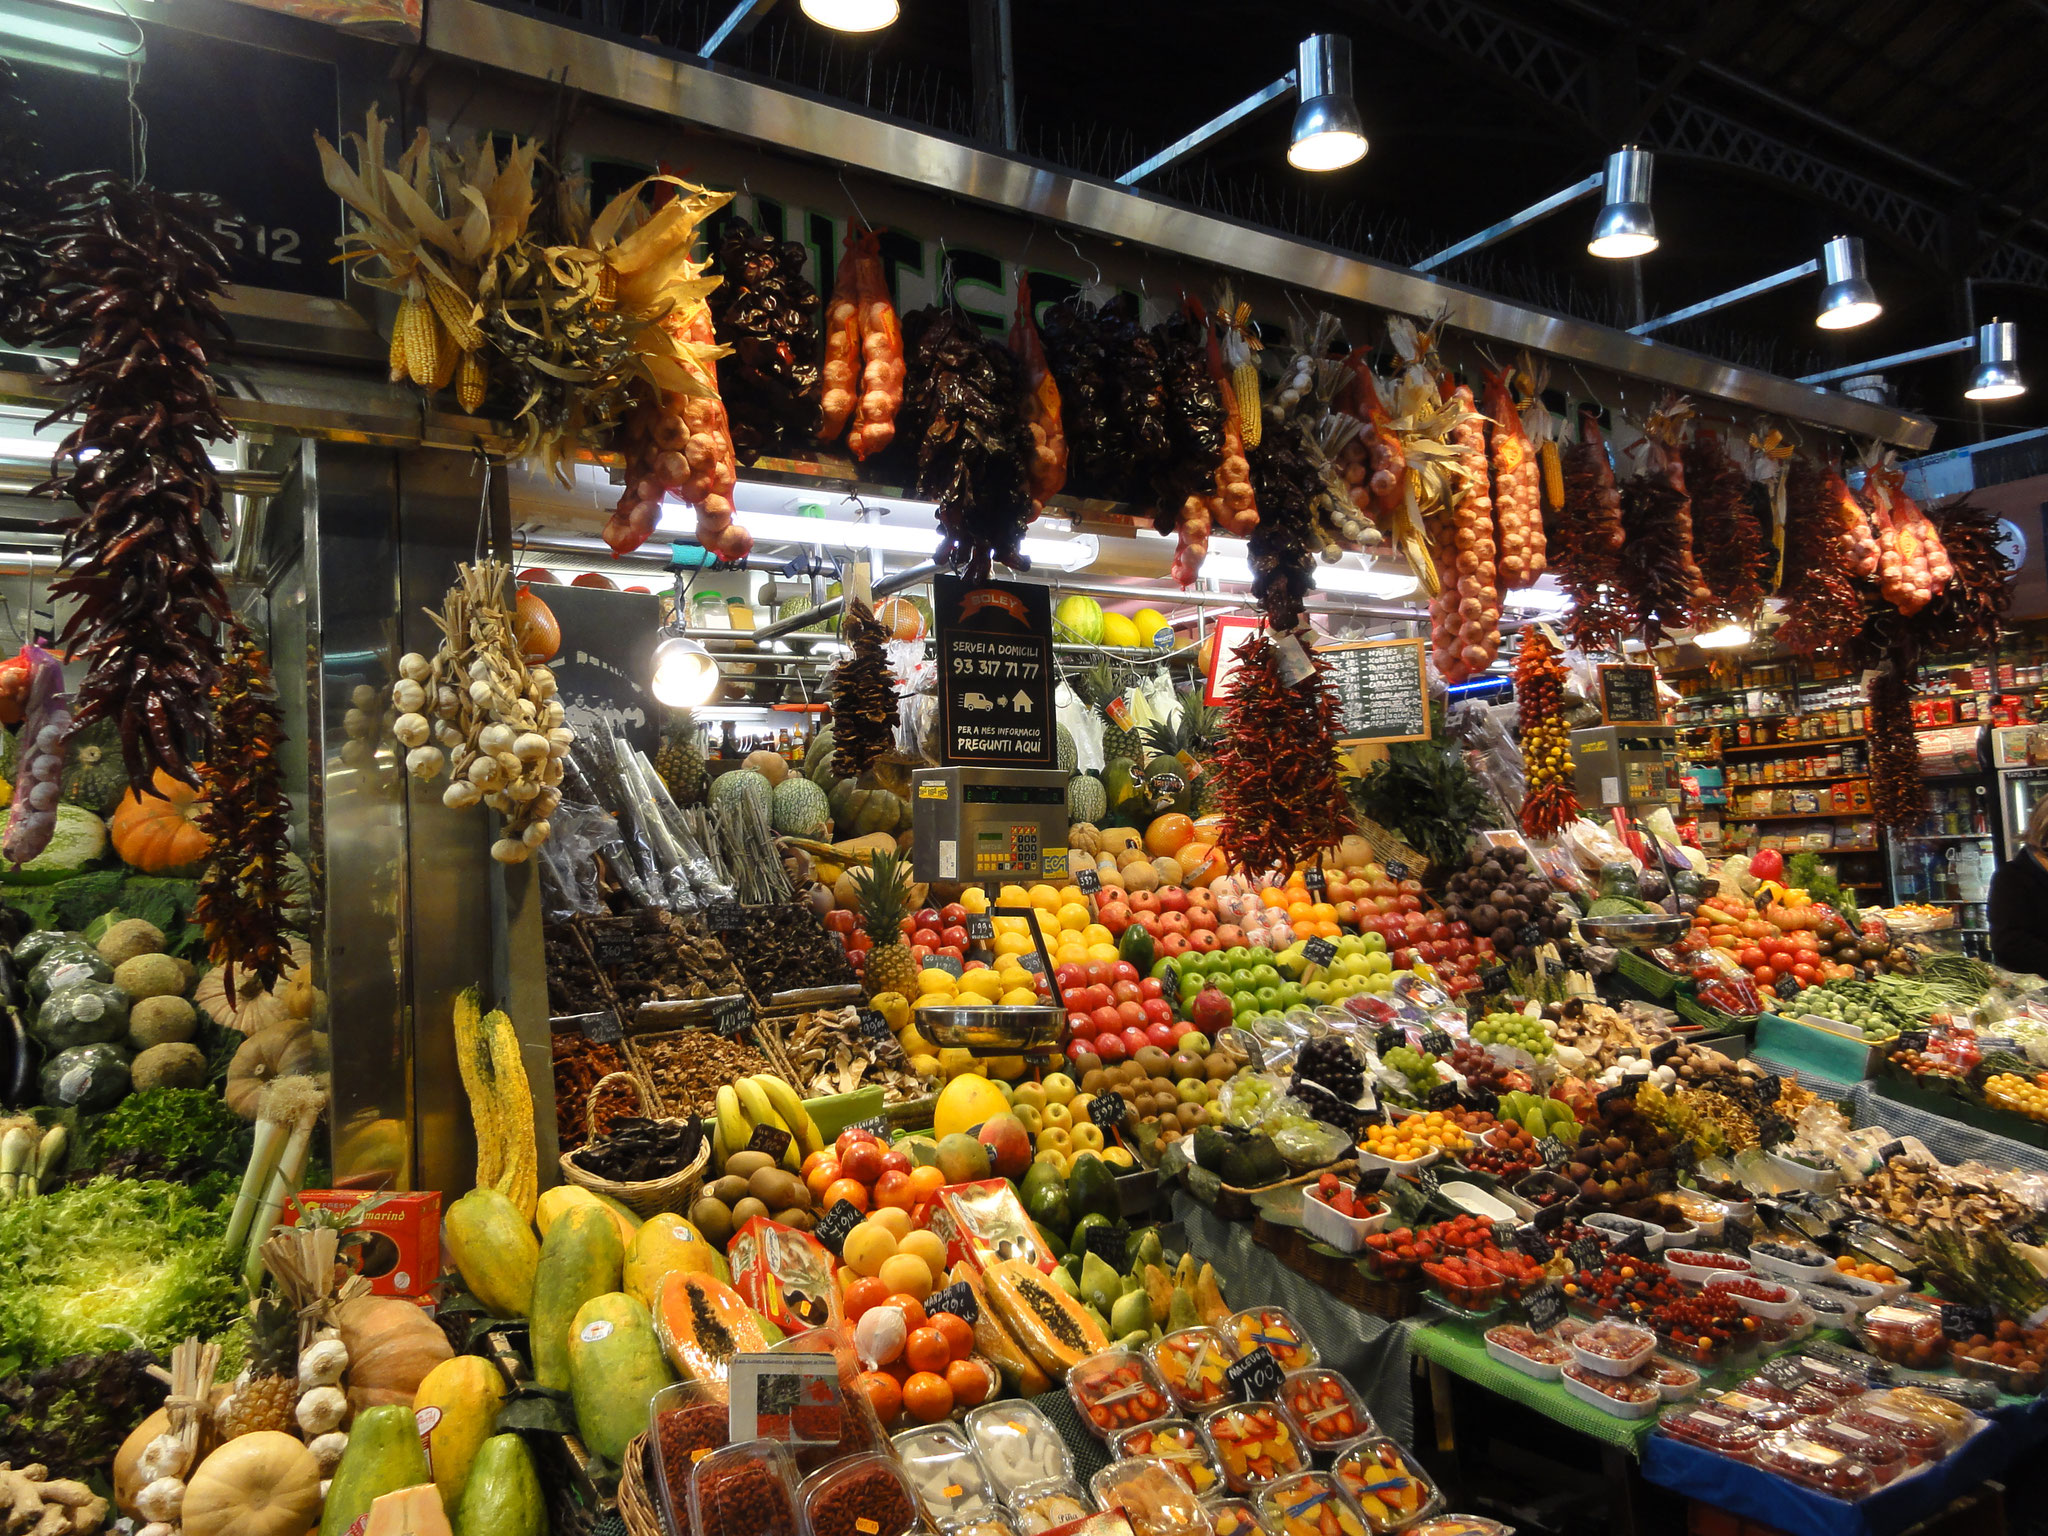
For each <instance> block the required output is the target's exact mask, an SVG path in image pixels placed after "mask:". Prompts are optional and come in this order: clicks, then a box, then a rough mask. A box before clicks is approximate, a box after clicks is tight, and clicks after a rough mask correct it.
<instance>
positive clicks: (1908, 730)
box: [1870, 668, 1927, 832]
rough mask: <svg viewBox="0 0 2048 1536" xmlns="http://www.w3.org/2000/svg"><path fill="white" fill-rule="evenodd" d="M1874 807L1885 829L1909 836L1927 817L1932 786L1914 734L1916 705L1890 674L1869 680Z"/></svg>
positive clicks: (1897, 678)
mask: <svg viewBox="0 0 2048 1536" xmlns="http://www.w3.org/2000/svg"><path fill="white" fill-rule="evenodd" d="M1870 802H1871V809H1872V810H1873V811H1874V812H1875V813H1876V816H1877V821H1878V824H1879V825H1880V826H1884V827H1889V828H1891V829H1892V830H1893V831H1895V832H1898V831H1904V830H1905V829H1907V828H1908V827H1912V826H1916V825H1917V824H1918V823H1919V822H1920V821H1922V820H1923V819H1924V818H1925V817H1926V815H1927V780H1926V779H1924V778H1922V777H1921V775H1920V745H1919V740H1918V738H1917V737H1915V736H1914V734H1913V701H1912V696H1911V692H1910V690H1909V689H1908V688H1907V686H1906V683H1905V680H1904V679H1903V678H1902V677H1901V676H1900V675H1899V673H1898V672H1897V671H1895V670H1893V669H1891V668H1886V669H1885V670H1884V671H1882V672H1879V673H1878V674H1877V676H1875V677H1873V678H1872V679H1871V680H1870Z"/></svg>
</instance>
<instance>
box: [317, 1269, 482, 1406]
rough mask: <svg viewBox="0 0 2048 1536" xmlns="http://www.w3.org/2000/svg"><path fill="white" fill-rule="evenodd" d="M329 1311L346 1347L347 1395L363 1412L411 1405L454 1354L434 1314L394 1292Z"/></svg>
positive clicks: (358, 1298)
mask: <svg viewBox="0 0 2048 1536" xmlns="http://www.w3.org/2000/svg"><path fill="white" fill-rule="evenodd" d="M331 1316H332V1319H333V1322H334V1326H335V1327H336V1328H337V1329H339V1330H340V1331H341V1342H342V1343H344V1344H346V1345H347V1346H348V1400H349V1404H350V1406H351V1407H353V1408H354V1409H355V1411H356V1412H357V1413H359V1414H360V1413H361V1412H362V1411H363V1410H364V1409H365V1408H375V1407H379V1406H381V1405H383V1404H387V1403H402V1404H404V1405H405V1406H406V1407H407V1408H408V1409H410V1408H411V1406H412V1400H413V1395H414V1394H415V1393H416V1392H418V1391H419V1389H420V1383H421V1382H423V1381H425V1380H426V1379H427V1372H429V1371H431V1370H432V1369H433V1368H434V1367H435V1366H437V1365H439V1364H440V1363H441V1362H442V1361H443V1360H449V1359H453V1358H454V1355H455V1350H454V1348H453V1346H451V1345H450V1344H449V1342H448V1336H447V1335H446V1334H444V1333H443V1332H441V1330H440V1329H439V1328H437V1327H435V1326H434V1321H433V1319H432V1318H430V1317H428V1316H427V1314H426V1313H424V1312H422V1311H421V1310H420V1309H419V1308H418V1307H416V1306H414V1305H413V1304H412V1303H411V1302H409V1301H404V1300H401V1299H400V1298H398V1297H396V1296H358V1297H356V1298H355V1299H354V1300H353V1301H345V1302H343V1303H342V1304H341V1305H340V1306H338V1307H336V1308H335V1309H334V1311H333V1313H332V1314H331Z"/></svg>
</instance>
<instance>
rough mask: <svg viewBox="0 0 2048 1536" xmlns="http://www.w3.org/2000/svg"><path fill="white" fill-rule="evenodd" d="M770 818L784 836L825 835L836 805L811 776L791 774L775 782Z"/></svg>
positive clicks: (771, 822)
mask: <svg viewBox="0 0 2048 1536" xmlns="http://www.w3.org/2000/svg"><path fill="white" fill-rule="evenodd" d="M768 819H769V822H770V824H771V825H772V826H773V827H774V828H775V830H776V831H777V832H779V833H781V834H782V835H783V836H784V837H823V836H824V835H825V829H826V827H827V825H828V824H829V823H830V822H831V819H832V807H831V805H830V803H829V802H828V801H827V800H826V798H825V791H824V790H822V789H820V788H818V786H817V785H815V784H813V783H812V782H811V781H810V780H809V779H800V778H787V779H784V780H783V781H782V782H781V783H780V784H778V785H776V786H775V791H774V795H773V798H772V801H771V803H770V809H769V817H768Z"/></svg>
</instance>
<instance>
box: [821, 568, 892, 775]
mask: <svg viewBox="0 0 2048 1536" xmlns="http://www.w3.org/2000/svg"><path fill="white" fill-rule="evenodd" d="M839 638H840V639H841V640H843V641H845V642H846V644H847V647H848V648H849V649H850V650H851V651H852V653H853V654H852V655H850V656H847V657H845V658H844V659H842V660H841V661H840V663H839V664H838V665H837V666H836V667H834V668H833V669H832V751H833V753H834V754H835V755H836V757H837V771H838V772H840V773H842V774H845V775H847V776H849V777H851V778H858V777H860V775H862V774H864V773H866V772H867V771H868V770H869V769H870V768H872V767H874V766H875V763H876V762H877V761H878V760H879V759H880V758H881V756H882V754H883V753H884V752H887V751H888V750H889V749H890V748H891V747H893V746H895V745H896V684H895V680H894V679H893V678H892V677H891V676H890V673H889V657H888V654H887V652H886V650H885V649H884V647H885V646H886V644H887V643H888V639H889V631H888V629H887V628H885V627H884V626H883V624H882V623H881V621H880V620H878V619H877V618H876V617H875V612H874V610H873V609H872V608H870V607H868V605H867V604H866V603H861V602H851V603H848V604H847V605H846V619H845V621H844V622H843V623H842V624H841V625H840V626H839Z"/></svg>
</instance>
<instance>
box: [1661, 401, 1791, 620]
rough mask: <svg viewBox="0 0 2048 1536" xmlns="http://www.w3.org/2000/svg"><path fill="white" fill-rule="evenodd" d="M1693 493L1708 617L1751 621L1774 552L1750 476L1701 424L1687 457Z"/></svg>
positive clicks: (1695, 534) (1684, 457)
mask: <svg viewBox="0 0 2048 1536" xmlns="http://www.w3.org/2000/svg"><path fill="white" fill-rule="evenodd" d="M1682 463H1683V465H1684V468H1685V483H1686V485H1687V487H1688V488H1689V489H1690V490H1691V492H1692V527H1693V550H1694V552H1695V555H1696V558H1697V561H1698V564H1699V568H1700V574H1701V576H1702V577H1704V578H1705V580H1706V584H1707V591H1708V593H1709V597H1708V600H1707V603H1706V605H1705V609H1706V613H1703V614H1702V621H1703V622H1704V621H1705V618H1706V614H1707V613H1711V615H1712V616H1713V617H1715V618H1719V619H1726V620H1747V619H1748V618H1749V617H1750V616H1751V615H1753V614H1754V613H1755V612H1756V609H1757V605H1758V604H1759V603H1761V602H1762V601H1763V600H1764V580H1765V577H1766V576H1767V574H1768V573H1769V569H1770V566H1769V557H1770V552H1769V550H1768V548H1767V547H1766V545H1765V541H1764V530H1763V526H1762V525H1761V524H1760V523H1759V522H1758V521H1757V517H1756V512H1755V509H1754V505H1753V503H1752V502H1751V499H1750V494H1749V476H1748V474H1746V473H1745V472H1744V470H1743V468H1742V466H1741V465H1740V464H1738V463H1736V462H1735V460H1734V458H1733V457H1732V456H1731V455H1730V454H1729V452H1728V450H1727V448H1726V447H1724V446H1723V445H1722V442H1721V438H1720V435H1719V434H1718V433H1716V432H1713V431H1711V430H1709V429H1708V428H1707V427H1705V426H1701V427H1700V428H1698V430H1696V431H1695V432H1694V433H1693V435H1692V441H1691V442H1689V443H1687V444H1686V445H1685V450H1684V453H1683V455H1682Z"/></svg>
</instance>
